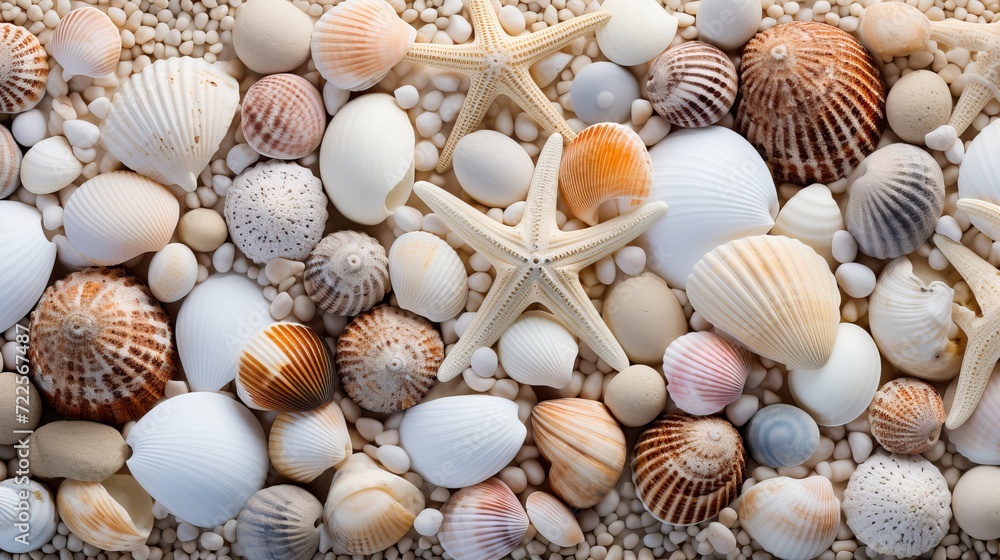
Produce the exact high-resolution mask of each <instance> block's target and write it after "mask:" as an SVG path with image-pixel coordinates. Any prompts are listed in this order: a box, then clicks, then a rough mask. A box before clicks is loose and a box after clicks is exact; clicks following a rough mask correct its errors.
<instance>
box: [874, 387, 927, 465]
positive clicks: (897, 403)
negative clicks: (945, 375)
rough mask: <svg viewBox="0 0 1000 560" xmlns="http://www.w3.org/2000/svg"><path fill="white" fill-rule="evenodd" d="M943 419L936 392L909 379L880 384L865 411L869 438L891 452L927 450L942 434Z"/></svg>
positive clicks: (921, 451) (912, 452)
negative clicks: (866, 412) (868, 425)
mask: <svg viewBox="0 0 1000 560" xmlns="http://www.w3.org/2000/svg"><path fill="white" fill-rule="evenodd" d="M944 419H945V413H944V403H943V402H942V401H941V395H940V394H939V393H938V392H937V389H935V388H934V387H932V386H931V385H930V384H928V383H924V382H923V381H920V380H919V379H914V378H912V377H901V378H899V379H893V380H892V381H890V382H888V383H886V384H885V385H883V386H882V388H881V389H879V390H878V392H877V393H875V399H874V400H873V401H872V404H871V407H870V408H869V410H868V423H869V424H870V425H871V428H872V435H873V436H875V440H876V441H878V442H879V445H881V446H882V447H884V448H886V449H887V450H889V451H891V452H893V453H909V454H916V453H923V452H924V451H927V450H928V449H930V448H931V446H932V445H934V444H935V443H936V442H937V440H938V437H939V436H940V435H941V425H942V424H944Z"/></svg>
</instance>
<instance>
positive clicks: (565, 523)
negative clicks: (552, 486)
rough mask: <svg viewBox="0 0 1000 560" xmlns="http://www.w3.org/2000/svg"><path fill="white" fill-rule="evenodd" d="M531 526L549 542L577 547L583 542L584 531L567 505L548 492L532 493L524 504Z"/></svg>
mask: <svg viewBox="0 0 1000 560" xmlns="http://www.w3.org/2000/svg"><path fill="white" fill-rule="evenodd" d="M524 505H525V509H526V510H527V511H528V519H530V520H531V525H532V526H533V527H534V528H535V529H536V530H537V531H538V534H540V535H542V536H543V537H545V538H546V539H548V540H549V542H551V543H554V544H557V545H559V546H576V545H578V544H580V543H582V542H583V530H582V529H580V523H579V522H577V520H576V516H574V515H573V512H572V511H570V509H569V508H568V507H566V505H565V504H563V503H562V502H560V501H559V498H556V497H555V496H553V495H552V494H549V493H548V492H532V493H531V495H530V496H528V501H527V502H526V503H525V504H524Z"/></svg>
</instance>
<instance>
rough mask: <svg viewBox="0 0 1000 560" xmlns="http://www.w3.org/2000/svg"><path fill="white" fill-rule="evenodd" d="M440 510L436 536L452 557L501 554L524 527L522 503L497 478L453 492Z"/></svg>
mask: <svg viewBox="0 0 1000 560" xmlns="http://www.w3.org/2000/svg"><path fill="white" fill-rule="evenodd" d="M441 513H442V514H443V520H442V522H441V528H440V530H439V531H438V533H437V536H438V538H439V539H440V540H441V546H442V547H443V548H444V550H445V551H446V552H447V553H448V554H449V555H450V556H451V557H452V558H457V559H462V558H470V559H489V558H504V557H506V556H507V555H508V554H510V553H511V552H513V551H514V549H515V548H517V546H518V545H519V544H521V539H523V538H524V535H525V533H527V531H528V515H527V514H526V513H525V512H524V507H522V506H521V502H520V501H519V500H518V499H517V496H516V495H515V494H514V492H513V491H512V490H511V489H510V487H509V486H507V485H506V484H505V483H504V482H503V481H502V480H500V479H498V478H490V479H488V480H484V481H483V482H480V483H479V484H476V485H473V486H469V487H467V488H463V489H461V490H459V491H458V492H455V495H454V496H452V497H451V499H449V500H448V503H447V504H445V505H444V507H443V508H441Z"/></svg>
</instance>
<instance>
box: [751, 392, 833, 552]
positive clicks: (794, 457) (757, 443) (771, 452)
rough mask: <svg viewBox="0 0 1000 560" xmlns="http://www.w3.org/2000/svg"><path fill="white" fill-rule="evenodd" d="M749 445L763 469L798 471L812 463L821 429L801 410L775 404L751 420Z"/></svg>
mask: <svg viewBox="0 0 1000 560" xmlns="http://www.w3.org/2000/svg"><path fill="white" fill-rule="evenodd" d="M746 443H747V447H749V448H750V455H751V456H752V457H753V458H754V460H755V461H757V462H758V463H760V464H761V465H765V466H768V467H773V468H780V467H795V466H798V465H801V464H802V463H805V462H806V461H807V460H809V458H810V457H812V456H813V453H815V452H816V448H817V447H819V426H817V425H816V421H815V420H813V419H812V417H811V416H809V414H808V413H807V412H806V411H804V410H802V409H801V408H796V407H794V406H792V405H788V404H772V405H770V406H765V407H764V408H762V409H760V410H758V411H757V413H756V414H754V415H753V417H752V418H750V422H748V423H747V435H746ZM810 558H811V557H810Z"/></svg>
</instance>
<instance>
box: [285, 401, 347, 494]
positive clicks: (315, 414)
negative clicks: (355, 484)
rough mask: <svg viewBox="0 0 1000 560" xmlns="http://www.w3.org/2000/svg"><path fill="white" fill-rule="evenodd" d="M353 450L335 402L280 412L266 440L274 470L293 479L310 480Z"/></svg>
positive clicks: (345, 423)
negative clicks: (305, 409)
mask: <svg viewBox="0 0 1000 560" xmlns="http://www.w3.org/2000/svg"><path fill="white" fill-rule="evenodd" d="M352 452H353V449H352V446H351V436H350V434H349V433H348V431H347V420H345V419H344V413H343V412H342V411H341V410H340V406H339V405H337V403H335V402H328V403H326V404H324V405H323V406H320V407H319V408H316V409H313V410H307V411H305V412H283V413H281V414H279V415H278V417H277V418H275V419H274V423H273V424H271V433H270V434H269V435H268V439H267V453H268V455H269V456H270V457H271V464H272V465H274V470H276V471H278V473H280V474H281V475H282V476H284V477H286V478H288V479H290V480H294V481H295V482H312V481H313V480H315V479H316V477H318V476H319V475H321V474H323V472H324V471H326V470H327V469H329V468H330V467H332V466H334V465H338V464H340V463H342V462H343V461H344V459H347V458H348V457H350V456H351V453H352Z"/></svg>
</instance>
